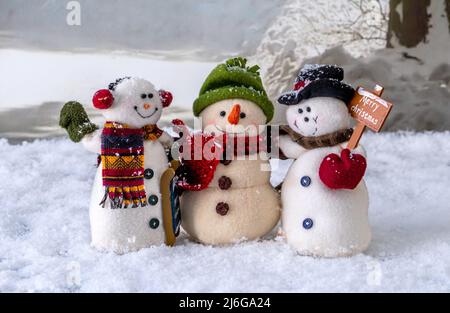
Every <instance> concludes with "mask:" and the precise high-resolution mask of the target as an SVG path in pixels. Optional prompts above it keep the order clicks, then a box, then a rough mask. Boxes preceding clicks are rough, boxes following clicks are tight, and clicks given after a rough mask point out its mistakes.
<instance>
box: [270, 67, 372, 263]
mask: <svg viewBox="0 0 450 313" xmlns="http://www.w3.org/2000/svg"><path fill="white" fill-rule="evenodd" d="M343 78H344V71H343V69H342V68H340V67H337V66H334V65H306V66H305V67H304V68H303V69H302V70H301V71H300V73H299V75H298V77H297V78H296V80H295V83H294V90H292V91H290V92H287V93H285V94H283V95H281V96H280V97H279V99H278V102H279V103H281V104H284V105H288V106H289V107H288V109H287V111H286V117H287V122H288V124H289V126H284V127H283V126H282V127H281V132H280V134H281V135H280V139H279V145H280V152H281V154H282V155H284V156H286V157H287V158H291V159H295V161H294V163H293V164H292V165H291V167H290V169H289V171H288V173H287V175H286V178H285V180H284V182H283V186H282V190H281V197H282V205H283V210H282V227H283V232H284V234H285V236H286V238H287V241H288V243H289V244H290V245H291V246H292V247H293V248H295V249H296V251H298V252H299V253H300V254H302V255H312V256H321V257H339V256H350V255H354V254H357V253H360V252H362V251H364V250H365V249H366V248H367V247H368V245H369V242H370V239H371V231H370V226H369V220H368V206H369V200H368V192H367V188H366V185H365V182H364V180H363V176H364V173H365V169H366V159H365V151H364V149H363V148H362V147H361V146H358V147H357V148H356V149H354V150H353V151H350V150H349V149H347V148H346V145H347V141H348V140H349V139H350V137H351V135H352V133H353V129H352V128H351V123H352V117H351V115H350V114H349V111H348V108H347V104H348V103H349V102H350V100H351V99H352V98H353V95H354V92H355V91H354V89H353V88H352V87H351V86H350V85H348V84H346V83H344V82H343V81H342V80H343Z"/></svg>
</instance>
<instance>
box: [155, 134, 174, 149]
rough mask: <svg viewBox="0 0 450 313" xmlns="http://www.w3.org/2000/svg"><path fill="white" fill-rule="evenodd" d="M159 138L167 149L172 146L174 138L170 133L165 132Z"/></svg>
mask: <svg viewBox="0 0 450 313" xmlns="http://www.w3.org/2000/svg"><path fill="white" fill-rule="evenodd" d="M158 140H159V142H160V143H161V144H162V145H163V147H164V148H165V149H170V148H171V147H172V144H173V138H172V137H171V136H170V135H169V134H168V133H166V132H163V133H162V134H161V136H160V137H159V138H158Z"/></svg>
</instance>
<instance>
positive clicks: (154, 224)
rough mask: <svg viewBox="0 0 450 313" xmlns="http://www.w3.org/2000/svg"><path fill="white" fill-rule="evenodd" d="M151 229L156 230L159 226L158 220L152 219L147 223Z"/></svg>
mask: <svg viewBox="0 0 450 313" xmlns="http://www.w3.org/2000/svg"><path fill="white" fill-rule="evenodd" d="M148 225H149V226H150V228H151V229H157V228H158V226H159V220H158V219H157V218H152V219H151V220H150V222H149V223H148Z"/></svg>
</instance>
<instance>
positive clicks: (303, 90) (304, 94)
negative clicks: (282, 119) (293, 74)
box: [278, 64, 355, 105]
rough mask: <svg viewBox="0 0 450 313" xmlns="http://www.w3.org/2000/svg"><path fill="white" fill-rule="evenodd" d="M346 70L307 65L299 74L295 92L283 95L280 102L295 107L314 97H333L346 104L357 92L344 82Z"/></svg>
mask: <svg viewBox="0 0 450 313" xmlns="http://www.w3.org/2000/svg"><path fill="white" fill-rule="evenodd" d="M343 79H344V70H343V69H342V68H341V67H338V66H336V65H319V64H307V65H305V66H304V67H303V68H302V69H301V70H300V73H299V74H298V76H297V78H296V79H295V83H294V90H292V91H290V92H286V93H284V94H282V95H281V96H280V97H279V98H278V102H279V103H281V104H285V105H295V104H298V103H300V101H302V100H306V99H309V98H314V97H332V98H337V99H340V100H342V101H344V102H345V103H349V102H350V100H351V99H352V98H353V95H354V93H355V90H354V89H353V87H352V86H350V85H348V84H346V83H344V82H342V80H343Z"/></svg>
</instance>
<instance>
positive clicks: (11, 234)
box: [0, 132, 450, 292]
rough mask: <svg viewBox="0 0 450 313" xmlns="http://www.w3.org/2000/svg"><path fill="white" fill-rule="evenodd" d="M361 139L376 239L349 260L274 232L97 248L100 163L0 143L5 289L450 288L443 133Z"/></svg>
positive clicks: (1, 278)
mask: <svg viewBox="0 0 450 313" xmlns="http://www.w3.org/2000/svg"><path fill="white" fill-rule="evenodd" d="M363 144H364V145H365V146H366V148H367V153H368V156H369V159H368V164H369V165H368V170H367V176H366V181H367V186H368V189H369V193H370V210H369V211H370V222H371V225H372V231H373V240H372V243H371V245H370V248H369V249H368V250H367V251H366V252H365V253H364V254H360V255H357V256H355V257H352V258H340V259H318V258H312V257H303V256H298V255H296V253H295V252H294V251H293V250H291V249H290V248H289V246H288V245H286V244H285V243H284V242H283V239H282V238H280V237H274V236H270V237H269V238H268V240H265V241H258V242H249V243H243V244H239V245H234V246H228V247H210V246H204V245H200V244H196V243H193V242H191V241H189V240H188V239H186V238H185V236H184V235H182V237H181V238H180V239H179V241H178V242H177V245H176V246H175V247H173V248H168V247H164V246H161V247H154V248H149V249H143V250H141V251H139V252H135V253H130V254H126V255H122V256H118V255H115V254H113V253H111V254H105V253H99V252H97V251H95V250H94V249H92V248H90V247H89V241H90V238H89V215H88V211H89V208H88V206H89V205H88V203H89V201H87V199H88V198H89V196H90V189H91V183H92V181H93V178H94V172H95V171H94V164H95V162H96V156H95V155H93V154H90V153H88V152H86V151H84V150H83V149H80V147H79V146H78V145H76V144H74V143H71V142H69V141H68V140H65V139H52V140H44V141H34V142H32V143H24V144H21V145H14V146H11V145H10V144H8V143H7V142H6V140H1V141H0V159H1V160H2V162H1V163H0V176H1V177H4V178H6V177H7V178H8V179H2V180H0V190H1V191H2V193H3V194H4V195H8V196H2V197H1V199H2V201H3V204H2V205H1V206H0V214H1V216H2V218H1V219H0V238H1V245H0V290H1V291H64V292H66V291H81V292H88V291H89V292H117V291H130V292H137V291H152V292H157V291H165V292H170V291H172V292H187V291H190V292H219V291H229V292H231V291H234V292H274V291H289V292H307V291H309V292H311V291H339V292H341V291H370V292H378V291H388V292H407V291H416V292H424V291H425V292H428V291H446V292H450V263H449V262H448V260H449V259H450V227H449V225H450V210H449V203H450V193H449V192H448V186H449V185H450V161H449V159H448V158H445V157H443V156H446V155H447V156H448V155H450V133H449V132H446V133H440V134H432V133H422V134H413V133H396V134H395V133H386V134H383V135H372V134H366V135H365V137H364V142H363ZM437 151H439V153H437ZM24 160H26V161H25V162H24ZM288 165H289V163H284V164H283V166H280V167H279V169H278V170H277V171H276V172H275V173H274V177H273V182H277V181H279V180H280V179H281V178H282V176H283V174H284V171H285V170H286V168H287V166H288Z"/></svg>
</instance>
